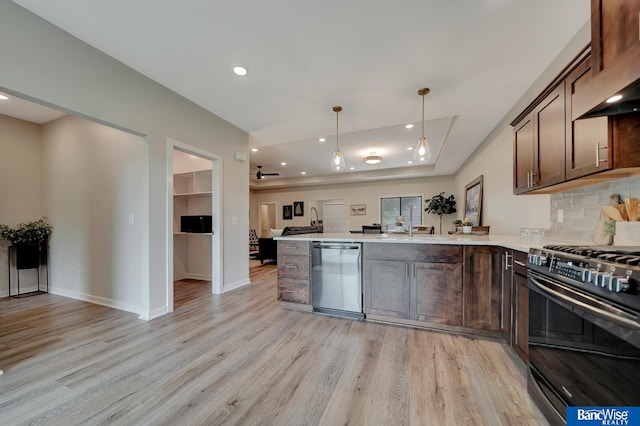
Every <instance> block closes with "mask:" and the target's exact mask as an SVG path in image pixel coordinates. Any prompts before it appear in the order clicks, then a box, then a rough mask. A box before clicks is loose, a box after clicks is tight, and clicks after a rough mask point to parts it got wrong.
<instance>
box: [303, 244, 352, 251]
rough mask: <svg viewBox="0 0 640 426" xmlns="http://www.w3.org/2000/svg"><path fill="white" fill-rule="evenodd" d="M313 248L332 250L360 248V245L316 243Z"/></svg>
mask: <svg viewBox="0 0 640 426" xmlns="http://www.w3.org/2000/svg"><path fill="white" fill-rule="evenodd" d="M313 248H319V249H330V250H360V246H358V245H346V244H345V245H341V244H314V245H313Z"/></svg>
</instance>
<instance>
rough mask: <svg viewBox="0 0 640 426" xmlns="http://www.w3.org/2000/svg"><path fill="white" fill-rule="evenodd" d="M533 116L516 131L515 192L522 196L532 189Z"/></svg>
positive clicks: (519, 125) (514, 148)
mask: <svg viewBox="0 0 640 426" xmlns="http://www.w3.org/2000/svg"><path fill="white" fill-rule="evenodd" d="M533 166H534V161H533V115H531V114H529V115H528V116H527V117H525V118H524V119H523V120H522V121H521V122H520V123H519V124H518V125H517V126H516V127H515V130H514V142H513V192H514V194H520V193H523V192H527V191H529V190H530V188H531V177H530V174H531V172H532V171H533Z"/></svg>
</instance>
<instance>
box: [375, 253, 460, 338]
mask: <svg viewBox="0 0 640 426" xmlns="http://www.w3.org/2000/svg"><path fill="white" fill-rule="evenodd" d="M363 288H364V312H365V314H366V315H367V316H368V317H371V316H378V317H383V318H387V319H395V320H408V321H417V322H421V323H431V324H446V325H456V326H459V325H461V323H462V247H461V246H448V245H423V244H376V243H371V244H366V243H365V244H364V284H363Z"/></svg>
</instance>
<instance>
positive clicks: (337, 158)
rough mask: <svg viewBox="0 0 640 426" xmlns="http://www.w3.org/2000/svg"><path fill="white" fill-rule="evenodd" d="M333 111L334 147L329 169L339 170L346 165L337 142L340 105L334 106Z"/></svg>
mask: <svg viewBox="0 0 640 426" xmlns="http://www.w3.org/2000/svg"><path fill="white" fill-rule="evenodd" d="M333 111H334V112H335V113H336V149H335V151H333V158H332V159H331V170H333V171H336V172H341V171H343V170H344V168H345V166H346V165H345V162H344V157H343V156H342V153H341V152H340V145H339V143H338V113H339V112H340V111H342V107H341V106H334V107H333Z"/></svg>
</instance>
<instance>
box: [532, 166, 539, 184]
mask: <svg viewBox="0 0 640 426" xmlns="http://www.w3.org/2000/svg"><path fill="white" fill-rule="evenodd" d="M534 176H538V174H537V173H536V172H534V171H533V170H532V171H531V187H532V188H533V187H534V186H536V182H535V181H534V180H533V177H534Z"/></svg>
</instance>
